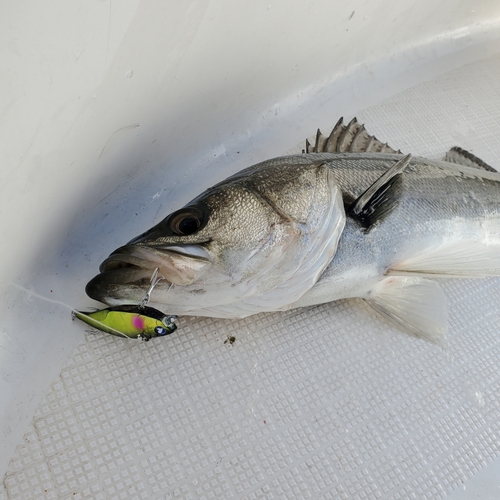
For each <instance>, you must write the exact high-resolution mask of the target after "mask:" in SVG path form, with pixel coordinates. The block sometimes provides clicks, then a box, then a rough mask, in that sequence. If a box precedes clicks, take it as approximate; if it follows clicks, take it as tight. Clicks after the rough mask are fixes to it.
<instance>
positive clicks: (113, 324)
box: [73, 305, 177, 341]
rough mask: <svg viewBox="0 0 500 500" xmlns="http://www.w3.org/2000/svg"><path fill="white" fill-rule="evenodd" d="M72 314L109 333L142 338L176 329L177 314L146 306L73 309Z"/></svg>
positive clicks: (165, 333) (161, 335) (156, 335)
mask: <svg viewBox="0 0 500 500" xmlns="http://www.w3.org/2000/svg"><path fill="white" fill-rule="evenodd" d="M73 316H74V317H76V318H78V319H79V320H81V321H83V322H84V323H87V324H88V325H90V326H92V327H94V328H97V329H98V330H101V331H103V332H106V333H110V334H111V335H117V336H120V337H128V338H131V339H142V340H146V341H148V340H149V339H151V338H153V337H163V336H165V335H169V334H170V333H172V332H174V331H175V330H176V329H177V325H176V324H175V323H174V321H175V320H176V319H177V316H172V315H166V314H164V313H162V312H161V311H158V310H157V309H154V308H152V307H147V306H141V305H139V306H137V305H122V306H116V307H109V308H107V309H101V310H100V311H93V312H82V311H73Z"/></svg>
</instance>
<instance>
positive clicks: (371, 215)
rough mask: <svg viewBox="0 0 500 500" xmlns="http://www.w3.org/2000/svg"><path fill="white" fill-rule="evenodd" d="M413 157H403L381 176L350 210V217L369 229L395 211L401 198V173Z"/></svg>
mask: <svg viewBox="0 0 500 500" xmlns="http://www.w3.org/2000/svg"><path fill="white" fill-rule="evenodd" d="M410 160H411V155H406V156H403V157H402V158H401V159H400V160H399V161H397V162H396V163H395V164H394V165H393V166H392V167H391V168H389V169H388V170H387V171H386V172H385V173H384V174H383V175H381V176H380V177H379V178H378V179H377V180H376V181H375V182H374V183H373V184H372V185H371V186H370V187H369V188H368V189H367V190H366V191H365V192H364V193H363V194H362V195H361V196H360V197H359V198H358V199H357V200H356V201H355V202H354V203H353V204H352V206H351V207H350V208H349V210H348V215H349V216H351V217H353V218H355V219H357V220H358V221H359V222H360V224H361V225H362V226H363V227H364V228H365V229H369V228H370V227H371V226H372V225H373V224H375V222H377V221H380V220H382V219H383V218H385V217H386V216H387V215H388V214H389V213H391V212H392V210H394V208H395V207H396V204H397V202H398V199H399V196H398V195H397V189H398V187H399V185H400V183H399V182H398V180H399V179H400V175H401V172H403V170H404V169H405V168H406V167H407V165H408V164H409V163H410Z"/></svg>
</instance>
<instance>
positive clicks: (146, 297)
mask: <svg viewBox="0 0 500 500" xmlns="http://www.w3.org/2000/svg"><path fill="white" fill-rule="evenodd" d="M162 279H164V278H163V276H160V277H159V278H158V268H156V269H155V270H154V271H153V275H152V276H151V284H150V285H149V288H148V291H147V292H146V293H145V294H144V296H143V297H142V300H141V303H140V304H139V309H143V308H144V307H146V305H147V304H148V302H149V300H150V299H151V292H152V291H153V288H154V287H155V286H156V285H157V284H158V283H159V282H160V281H161V280H162Z"/></svg>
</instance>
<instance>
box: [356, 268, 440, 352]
mask: <svg viewBox="0 0 500 500" xmlns="http://www.w3.org/2000/svg"><path fill="white" fill-rule="evenodd" d="M364 298H365V300H366V302H367V303H368V304H369V305H370V306H372V307H373V308H374V309H375V310H376V311H377V312H379V313H380V314H382V315H383V316H384V317H386V318H387V319H388V320H389V321H391V322H393V323H395V324H396V325H397V326H398V327H399V328H400V329H402V330H403V331H405V332H406V333H409V334H410V335H412V336H414V337H418V338H422V339H424V340H427V341H429V342H432V343H433V344H437V345H439V346H442V347H444V346H445V345H446V334H447V316H448V313H447V309H448V308H447V302H446V297H445V295H444V292H443V291H442V290H441V288H440V286H439V285H438V284H437V283H436V282H434V281H431V280H426V279H423V278H413V277H411V278H410V277H404V276H391V277H388V278H385V279H383V280H382V281H380V282H378V283H377V284H376V285H375V286H374V287H373V288H372V289H371V290H370V291H369V292H368V293H367V295H366V296H365V297H364Z"/></svg>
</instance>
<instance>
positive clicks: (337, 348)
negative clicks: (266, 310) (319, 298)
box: [0, 57, 500, 500]
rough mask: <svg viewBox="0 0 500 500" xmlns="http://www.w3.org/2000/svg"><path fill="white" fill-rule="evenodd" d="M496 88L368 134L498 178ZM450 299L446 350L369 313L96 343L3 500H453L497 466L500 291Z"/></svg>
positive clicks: (432, 85) (309, 315) (280, 317)
mask: <svg viewBox="0 0 500 500" xmlns="http://www.w3.org/2000/svg"><path fill="white" fill-rule="evenodd" d="M498 82H500V58H498V57H497V58H495V59H492V60H489V61H484V62H477V63H474V64H472V65H469V66H466V67H464V68H461V69H460V70H457V71H454V72H451V73H449V74H447V75H444V76H441V77H439V78H437V79H435V80H434V81H431V82H427V83H424V84H420V85H417V86H416V87H414V88H411V89H409V90H407V91H405V92H403V93H401V94H399V95H397V96H395V97H393V98H391V99H389V100H387V101H385V102H383V103H381V104H380V105H377V106H374V107H372V108H369V109H366V110H364V111H363V112H362V113H359V114H358V119H359V120H360V121H361V122H364V123H365V124H366V126H367V129H368V131H369V132H370V133H372V134H375V135H376V136H377V137H378V138H379V139H380V140H382V141H384V142H385V141H387V142H389V144H390V145H391V146H392V147H394V148H399V149H401V151H403V152H409V153H412V154H414V155H422V156H428V157H431V158H439V157H442V156H443V155H444V153H445V152H446V151H447V150H448V149H449V148H450V147H451V146H455V145H458V146H461V147H463V148H464V149H467V150H469V151H470V152H471V153H473V154H474V155H476V156H478V157H480V158H481V159H482V160H484V161H485V162H486V163H488V164H490V165H492V166H496V167H500V85H499V83H498ZM337 118H338V117H332V123H331V125H332V126H333V125H334V124H335V122H336V119H337ZM346 118H350V117H346ZM318 125H322V124H318ZM313 132H314V131H311V133H313ZM323 132H327V130H323ZM445 195H446V193H443V196H445ZM499 195H500V193H499ZM443 288H444V289H445V292H446V294H447V296H448V299H449V303H450V335H449V347H448V349H447V350H442V349H440V348H438V347H436V346H433V345H431V344H428V343H426V342H424V341H421V340H416V339H413V338H409V337H407V336H405V335H404V334H401V333H399V332H398V331H397V330H395V329H394V328H393V327H392V326H390V325H389V324H388V323H386V322H385V321H384V320H383V319H381V318H380V317H379V316H377V315H376V314H375V313H374V312H372V310H371V309H370V308H369V307H368V306H366V305H365V304H364V303H363V302H362V301H361V300H353V301H340V302H337V303H333V304H325V305H321V306H318V307H312V308H308V309H303V310H295V311H290V312H287V313H276V314H261V315H257V316H253V317H250V318H247V319H245V320H240V321H222V320H213V319H200V318H182V319H181V320H179V323H178V324H179V329H178V330H177V331H176V332H175V333H174V334H173V335H171V336H169V337H167V338H159V339H154V340H152V341H150V342H148V343H141V342H135V341H126V340H124V339H121V338H116V337H112V336H109V335H106V334H100V333H97V334H86V335H85V341H84V342H83V344H82V345H81V346H80V347H79V348H78V349H77V350H76V351H75V352H74V353H73V354H72V355H71V356H70V358H69V359H68V361H67V363H66V364H65V366H64V367H63V369H62V371H61V373H60V376H59V377H57V379H56V380H54V381H53V383H52V386H51V388H50V390H49V391H48V392H47V394H46V395H45V397H44V399H43V401H42V403H41V404H40V406H39V407H38V409H37V411H36V413H35V415H34V416H33V421H32V424H31V426H30V429H29V431H28V432H27V433H26V435H25V436H24V438H23V441H22V442H21V443H19V446H18V448H17V451H16V453H15V455H14V456H13V457H12V460H11V463H10V466H9V470H8V472H7V474H6V476H5V478H4V482H3V488H4V489H3V490H2V488H1V487H0V500H7V499H8V500H21V499H23V500H24V499H26V500H27V499H33V500H39V499H62V500H69V499H74V500H81V499H102V500H108V499H109V500H111V499H151V500H153V499H181V498H182V499H188V498H190V499H226V498H233V499H249V500H254V499H255V500H256V499H278V498H279V499H281V498H283V499H285V498H286V499H294V500H295V499H301V498H311V499H332V500H333V499H335V500H337V499H376V498H383V499H429V500H430V499H432V500H434V499H439V498H446V497H449V498H453V496H454V492H458V491H460V490H462V489H463V488H464V486H465V487H467V484H468V481H470V480H471V478H473V477H474V476H475V475H476V474H477V472H478V471H480V470H481V469H482V468H484V467H485V466H486V465H487V464H489V463H490V462H492V461H493V460H494V459H496V458H498V457H499V456H500V440H499V439H498V436H499V435H500V370H499V366H500V333H499V330H500V329H499V326H500V317H499V311H500V309H499V304H500V279H486V280H467V281H454V280H450V281H447V282H446V283H443ZM64 320H65V319H64ZM64 320H63V319H62V320H61V321H64ZM61 328H64V327H63V326H61Z"/></svg>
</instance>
